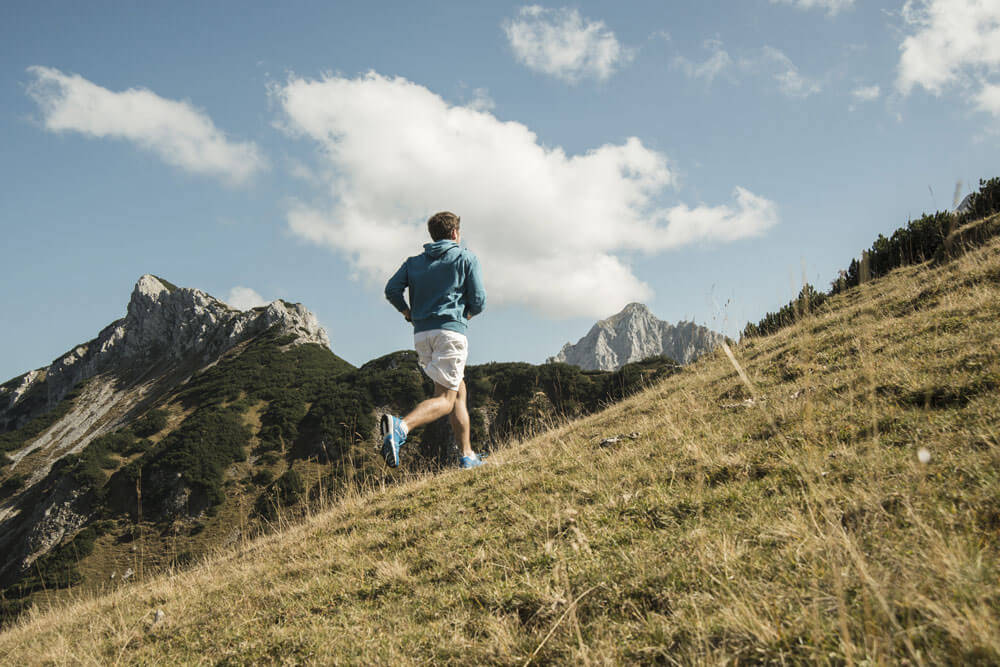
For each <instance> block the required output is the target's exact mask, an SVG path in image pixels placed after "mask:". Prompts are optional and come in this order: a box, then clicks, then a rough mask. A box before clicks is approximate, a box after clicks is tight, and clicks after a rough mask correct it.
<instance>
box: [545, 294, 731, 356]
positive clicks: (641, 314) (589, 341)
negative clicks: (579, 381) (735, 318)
mask: <svg viewBox="0 0 1000 667" xmlns="http://www.w3.org/2000/svg"><path fill="white" fill-rule="evenodd" d="M725 339H726V338H725V336H723V335H722V334H720V333H716V332H714V331H712V330H711V329H708V328H706V327H703V326H699V325H697V324H695V323H694V322H684V321H681V322H678V323H677V324H676V325H673V324H670V323H668V322H664V321H663V320H659V319H657V318H656V317H655V316H654V315H653V314H652V313H651V312H650V311H649V308H647V307H646V306H645V305H643V304H641V303H630V304H629V305H627V306H625V308H624V310H622V311H621V312H620V313H618V314H617V315H612V316H611V317H609V318H608V319H606V320H601V321H600V322H598V323H597V324H595V325H594V326H593V327H592V328H591V329H590V331H589V332H588V333H587V335H586V336H584V337H583V338H581V339H580V340H579V341H578V342H577V343H576V344H575V345H573V344H570V343H566V345H564V346H563V349H562V350H560V352H559V354H557V355H556V356H554V357H550V358H549V359H548V361H550V362H563V363H567V364H573V365H575V366H579V367H580V368H583V369H585V370H602V371H613V370H618V369H619V368H621V367H622V366H624V365H625V364H628V363H632V362H634V361H642V360H643V359H648V358H649V357H655V356H658V355H666V356H668V357H670V358H671V359H673V360H674V361H677V362H679V363H681V364H689V363H691V362H692V361H694V360H695V359H696V358H698V357H699V356H700V355H702V354H704V353H705V352H708V351H710V350H712V349H713V348H715V347H716V346H717V345H719V343H721V342H722V341H724V340H725Z"/></svg>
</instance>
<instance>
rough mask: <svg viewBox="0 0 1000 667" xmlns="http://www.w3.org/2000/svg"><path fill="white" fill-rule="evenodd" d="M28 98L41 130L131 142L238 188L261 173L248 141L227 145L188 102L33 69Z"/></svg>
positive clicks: (263, 163)
mask: <svg viewBox="0 0 1000 667" xmlns="http://www.w3.org/2000/svg"><path fill="white" fill-rule="evenodd" d="M28 72H29V73H30V74H31V75H32V76H34V81H32V82H31V83H30V84H29V86H28V95H30V96H31V98H32V99H34V100H35V102H36V103H37V104H38V106H39V107H40V108H41V111H42V119H43V122H44V125H45V128H46V129H48V130H50V131H53V132H66V131H74V132H80V133H81V134H84V135H87V136H91V137H111V138H115V139H125V140H127V141H131V142H134V143H135V144H137V145H138V146H140V147H141V148H144V149H146V150H149V151H151V152H153V153H155V154H156V155H158V156H159V157H160V158H161V159H162V160H163V161H164V162H166V163H168V164H170V165H173V166H175V167H180V168H182V169H186V170H188V171H192V172H195V173H198V174H207V175H210V176H215V177H218V178H222V179H223V180H225V181H227V182H230V183H233V184H238V183H243V182H246V181H247V180H248V179H249V178H250V177H251V176H253V175H254V174H255V173H256V172H258V171H260V170H262V169H264V168H266V164H267V163H266V160H265V159H264V157H263V156H262V155H261V153H260V150H259V149H258V148H257V146H256V144H254V143H253V142H243V143H237V142H233V141H230V140H229V139H228V138H227V137H226V135H225V133H224V132H222V131H221V130H219V129H218V128H217V127H216V126H215V124H214V123H213V122H212V119H211V118H209V117H208V116H207V115H206V114H205V113H204V112H203V111H200V110H198V109H196V108H195V107H193V106H192V105H191V104H190V103H188V102H178V101H175V100H168V99H166V98H163V97H160V96H159V95H157V94H156V93H154V92H152V91H150V90H147V89H145V88H130V89H129V90H126V91H123V92H119V93H116V92H112V91H110V90H108V89H107V88H102V87H101V86H98V85H97V84H95V83H92V82H90V81H88V80H87V79H84V78H83V77H82V76H80V75H78V74H64V73H63V72H61V71H59V70H57V69H54V68H51V67H40V66H34V67H29V68H28Z"/></svg>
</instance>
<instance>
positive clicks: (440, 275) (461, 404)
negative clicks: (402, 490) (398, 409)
mask: <svg viewBox="0 0 1000 667" xmlns="http://www.w3.org/2000/svg"><path fill="white" fill-rule="evenodd" d="M460 222H461V218H459V217H458V216H457V215H455V214H454V213H450V212H448V211H442V212H441V213H435V214H434V215H432V216H431V217H430V219H429V220H428V221H427V231H429V232H430V235H431V239H433V243H425V244H424V252H423V254H421V255H416V256H414V257H410V258H409V259H407V260H406V261H405V262H403V265H402V266H401V267H399V270H398V271H396V273H395V275H393V276H392V278H390V279H389V282H388V283H387V284H386V286H385V298H386V299H388V300H389V303H391V304H392V305H393V306H395V308H396V310H398V311H399V312H400V313H402V314H403V317H405V318H406V321H407V322H412V323H413V342H414V346H415V347H416V349H417V361H418V363H419V364H420V368H421V369H422V370H423V371H424V373H425V374H426V375H427V377H429V378H430V379H431V380H433V381H434V397H433V398H429V399H427V400H426V401H423V402H422V403H420V405H418V406H417V407H415V408H414V409H413V411H412V412H410V413H409V414H408V415H406V416H405V417H403V418H402V419H400V418H398V417H394V416H392V415H383V416H382V419H381V421H380V422H379V427H380V430H381V432H382V456H383V457H385V462H386V463H387V464H389V465H390V466H392V467H393V468H395V467H396V466H398V465H399V448H400V446H401V445H402V444H403V443H405V442H406V436H407V434H408V433H409V432H410V430H411V429H415V428H417V427H419V426H423V425H424V424H429V423H430V422H432V421H434V420H436V419H439V418H440V417H443V416H445V415H451V429H452V432H453V433H454V434H455V442H457V443H458V446H459V447H461V449H462V455H461V459H460V463H461V466H462V467H463V468H475V467H476V466H479V465H482V463H483V460H482V459H481V458H480V457H479V455H478V454H476V453H475V452H474V451H472V443H471V442H470V440H469V409H468V406H467V405H466V402H465V399H466V391H465V380H464V379H463V378H464V376H465V362H466V360H467V359H468V357H469V343H468V340H467V339H466V337H465V331H466V329H467V328H468V324H469V319H470V318H471V317H473V316H475V315H478V314H479V313H481V312H482V311H483V307H484V306H485V305H486V290H485V289H484V288H483V277H482V272H481V271H480V269H479V260H478V259H477V258H476V256H475V255H474V254H473V253H472V252H471V251H470V250H468V249H466V248H462V247H461V246H460V245H459V242H460V241H461V232H460V230H459V223H460ZM407 287H409V288H410V304H409V305H407V303H406V299H405V298H403V290H405V289H406V288H407Z"/></svg>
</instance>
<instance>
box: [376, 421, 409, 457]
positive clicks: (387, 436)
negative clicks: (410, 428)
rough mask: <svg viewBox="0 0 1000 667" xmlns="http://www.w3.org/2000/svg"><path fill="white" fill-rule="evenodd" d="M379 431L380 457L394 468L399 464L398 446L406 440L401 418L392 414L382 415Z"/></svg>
mask: <svg viewBox="0 0 1000 667" xmlns="http://www.w3.org/2000/svg"><path fill="white" fill-rule="evenodd" d="M379 432H380V433H381V434H382V458H384V459H385V462H386V464H387V465H388V466H389V467H390V468H395V467H396V466H398V465H399V448H400V447H401V446H402V445H403V443H404V442H406V432H405V431H404V430H403V420H402V419H400V418H399V417H393V416H392V415H382V419H380V420H379Z"/></svg>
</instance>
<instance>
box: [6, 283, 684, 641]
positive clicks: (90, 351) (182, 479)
mask: <svg viewBox="0 0 1000 667" xmlns="http://www.w3.org/2000/svg"><path fill="white" fill-rule="evenodd" d="M674 371H675V369H674V367H673V364H672V363H671V362H669V361H667V360H665V359H660V358H657V359H653V360H650V361H647V362H644V363H641V364H631V365H628V366H626V367H624V368H622V369H621V370H620V371H617V372H615V373H585V372H583V371H582V370H580V369H579V368H576V367H573V366H570V365H566V364H560V363H553V364H545V365H542V366H535V365H531V364H527V363H491V364H483V365H480V366H469V367H468V368H467V369H466V382H467V385H468V388H469V412H470V416H471V418H472V437H473V443H474V446H475V447H476V448H477V449H480V450H482V449H490V448H492V447H493V446H494V445H495V444H496V443H500V442H503V441H505V440H506V439H508V438H511V437H521V436H523V435H525V434H527V433H537V432H538V431H540V430H543V429H545V428H547V427H548V426H550V425H552V424H554V423H558V422H559V421H560V420H562V419H565V418H573V417H577V416H579V415H582V414H587V413H590V412H593V411H594V410H597V409H599V408H600V407H602V406H605V405H607V404H608V403H609V402H611V401H615V400H618V399H620V398H622V397H623V396H625V395H626V394H628V393H630V392H632V391H634V390H636V389H638V388H640V387H643V386H647V385H648V384H649V383H650V382H652V381H655V380H657V379H658V378H660V377H663V376H665V375H669V374H670V373H673V372H674ZM432 390H433V384H432V383H431V382H430V380H428V379H427V378H426V377H425V376H424V375H423V374H422V373H421V372H420V369H419V368H418V366H417V362H416V354H415V353H414V352H413V351H400V352H393V353H391V354H388V355H385V356H383V357H380V358H378V359H375V360H373V361H370V362H368V363H366V364H364V365H363V366H361V367H360V368H355V367H354V366H352V365H351V364H349V363H348V362H346V361H344V360H343V359H340V358H339V357H338V356H337V355H335V354H334V353H333V352H332V351H331V350H330V342H329V339H328V338H327V335H326V332H325V331H324V330H323V328H322V327H320V326H319V323H318V321H317V319H316V317H315V316H314V315H313V314H312V313H311V312H310V311H309V310H308V309H306V308H305V307H304V306H303V305H302V304H297V303H289V302H287V301H281V300H277V301H273V302H271V303H270V304H268V305H266V306H261V307H258V308H253V309H250V310H246V311H240V310H238V309H235V308H232V307H230V306H228V305H227V304H225V303H224V302H222V301H219V300H218V299H215V298H213V297H212V296H211V295H209V294H206V293H205V292H202V291H200V290H197V289H191V288H180V287H176V286H175V285H173V284H171V283H170V282H168V281H167V280H164V279H162V278H157V277H156V276H152V275H144V276H142V277H141V278H140V279H139V281H138V282H137V283H136V285H135V288H134V289H133V290H132V295H131V299H130V301H129V303H128V308H127V314H126V315H125V317H123V318H122V319H120V320H117V321H115V322H113V323H111V324H110V325H108V326H107V327H105V328H104V329H103V330H102V331H101V332H100V333H99V334H98V336H97V337H96V338H94V339H93V340H91V341H89V342H86V343H82V344H80V345H77V346H75V347H74V348H73V349H72V350H70V351H68V352H67V353H65V354H63V355H62V356H60V357H59V358H57V359H56V360H55V361H54V362H52V364H50V365H49V366H47V367H45V368H39V369H36V370H33V371H29V372H27V373H25V374H23V375H21V376H19V377H16V378H13V379H11V380H9V381H8V382H5V383H3V384H2V385H0V624H2V622H3V621H9V620H10V619H12V618H15V617H16V616H17V615H18V614H20V613H21V612H22V611H23V610H24V609H26V608H27V607H29V606H30V605H31V604H32V600H34V599H35V597H36V596H37V595H51V594H53V592H54V591H58V590H60V589H65V588H67V587H69V586H75V585H78V584H82V585H84V586H89V587H97V586H101V585H106V584H107V583H108V582H112V583H117V582H121V581H123V580H131V579H132V578H133V577H138V576H141V575H140V573H142V572H152V571H155V570H157V569H159V568H163V567H166V566H175V567H176V566H181V565H183V564H184V563H187V562H191V561H192V560H195V559H198V558H200V557H201V556H202V555H203V554H205V553H208V552H209V551H211V550H212V549H214V548H216V547H218V546H220V545H225V544H230V543H232V542H233V541H234V540H237V539H240V538H241V537H246V536H247V535H252V534H254V533H256V532H260V531H262V530H266V529H268V527H269V526H272V525H274V522H275V518H276V517H278V516H289V515H294V514H295V513H297V512H299V511H301V509H302V505H303V501H304V500H306V499H307V498H313V499H315V498H317V497H319V495H320V494H327V495H331V494H332V495H336V494H337V493H342V492H344V491H345V490H346V489H348V488H351V487H352V486H354V487H358V486H360V485H363V484H371V483H375V484H384V483H392V482H393V481H395V480H398V479H404V478H405V477H406V475H408V474H410V473H412V472H416V471H424V470H431V469H435V468H437V467H440V466H441V465H449V464H451V463H452V462H454V460H455V458H456V453H457V450H456V448H455V445H454V442H453V441H452V438H451V434H450V429H449V427H448V423H447V419H446V418H444V419H442V420H440V421H439V422H436V423H434V424H431V425H429V426H427V427H426V428H422V429H417V430H416V431H415V432H414V433H413V434H411V437H410V440H409V441H408V443H407V445H406V447H405V448H404V452H403V454H404V463H403V465H402V466H401V467H400V468H398V469H396V470H393V471H390V470H388V469H386V468H385V465H384V463H383V462H382V460H381V458H380V457H379V456H378V437H377V431H378V429H377V427H376V425H377V422H378V418H379V417H380V416H381V415H382V414H384V413H386V412H392V413H396V414H399V413H401V412H404V411H406V410H408V409H409V408H411V407H413V405H414V404H415V403H416V402H417V401H419V400H421V399H422V398H425V397H427V396H430V395H431V393H432Z"/></svg>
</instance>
